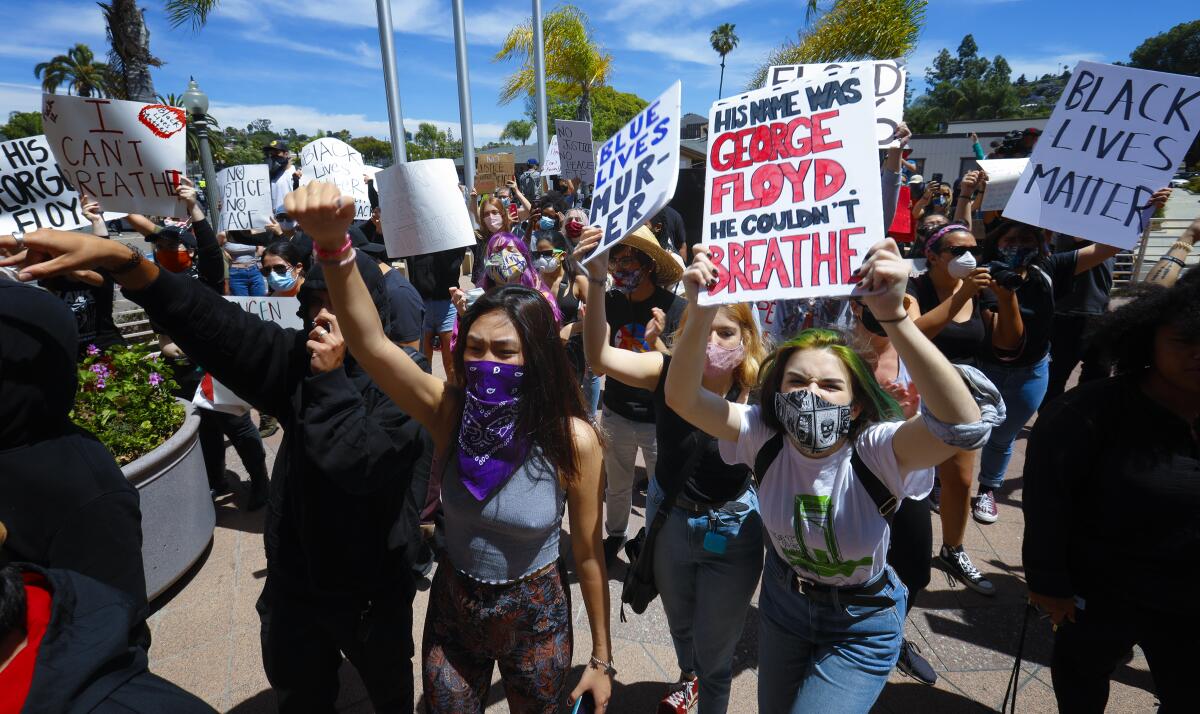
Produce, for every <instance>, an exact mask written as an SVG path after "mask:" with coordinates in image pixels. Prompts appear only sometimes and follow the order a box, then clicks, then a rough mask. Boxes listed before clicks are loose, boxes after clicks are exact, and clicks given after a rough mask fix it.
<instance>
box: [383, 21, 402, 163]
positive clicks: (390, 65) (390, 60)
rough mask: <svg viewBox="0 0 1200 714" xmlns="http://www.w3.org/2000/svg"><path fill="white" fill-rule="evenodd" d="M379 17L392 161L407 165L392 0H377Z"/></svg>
mask: <svg viewBox="0 0 1200 714" xmlns="http://www.w3.org/2000/svg"><path fill="white" fill-rule="evenodd" d="M375 12H376V14H377V15H378V17H379V51H380V53H381V54H382V55H383V89H384V91H385V93H386V94H387V108H388V130H389V131H390V133H391V136H392V160H393V161H394V162H399V163H406V162H407V161H408V145H407V143H406V139H405V134H404V113H403V112H402V111H401V110H400V85H399V83H398V82H397V81H396V44H395V42H394V41H393V39H392V33H393V30H392V0H375Z"/></svg>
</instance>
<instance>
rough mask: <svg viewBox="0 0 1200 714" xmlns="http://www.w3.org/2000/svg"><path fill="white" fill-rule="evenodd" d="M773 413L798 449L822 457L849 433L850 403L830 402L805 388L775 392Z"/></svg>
mask: <svg viewBox="0 0 1200 714" xmlns="http://www.w3.org/2000/svg"><path fill="white" fill-rule="evenodd" d="M775 414H776V415H777V416H778V417H779V421H780V422H781V423H782V424H783V428H784V429H785V430H786V431H787V433H788V436H789V437H791V439H792V443H793V444H795V445H796V448H797V449H800V451H802V452H804V453H806V454H811V455H813V456H823V455H825V454H827V453H828V452H829V451H830V450H831V449H833V447H834V446H835V445H836V444H837V443H838V442H839V441H841V439H842V438H843V437H845V436H846V435H848V434H849V433H850V405H849V404H844V405H843V404H832V403H830V402H827V401H825V400H824V399H822V398H821V397H820V396H819V395H817V394H814V393H813V392H810V391H809V390H807V389H801V390H799V391H795V392H788V393H786V394H784V393H782V392H781V393H779V394H776V395H775Z"/></svg>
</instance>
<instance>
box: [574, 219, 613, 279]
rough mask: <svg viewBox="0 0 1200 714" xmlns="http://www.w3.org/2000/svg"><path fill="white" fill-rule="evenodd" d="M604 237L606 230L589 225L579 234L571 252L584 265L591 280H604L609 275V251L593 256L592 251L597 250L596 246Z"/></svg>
mask: <svg viewBox="0 0 1200 714" xmlns="http://www.w3.org/2000/svg"><path fill="white" fill-rule="evenodd" d="M603 237H604V231H603V230H601V229H600V227H599V226H588V227H587V228H584V229H583V232H582V233H580V234H579V240H578V241H576V243H575V250H574V252H572V253H571V256H572V257H573V258H575V260H576V261H577V262H579V263H580V264H581V265H582V266H583V270H584V272H585V273H587V276H588V279H589V280H604V279H605V278H606V277H607V276H608V253H601V254H600V255H597V256H595V257H594V258H592V253H593V252H595V250H596V246H598V245H600V239H601V238H603ZM589 258H591V260H589ZM585 261H586V262H585Z"/></svg>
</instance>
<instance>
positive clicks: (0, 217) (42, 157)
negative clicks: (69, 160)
mask: <svg viewBox="0 0 1200 714" xmlns="http://www.w3.org/2000/svg"><path fill="white" fill-rule="evenodd" d="M120 215H124V214H118V216H113V218H115V217H119V216H120ZM86 225H89V221H88V220H87V219H86V218H84V216H83V206H82V205H81V204H80V201H79V194H77V193H75V191H74V189H72V188H71V185H70V183H68V182H67V177H66V175H65V174H64V173H63V171H62V169H61V168H59V166H58V164H57V163H56V162H55V161H54V157H53V156H52V155H51V154H50V144H48V143H47V142H46V137H45V136H31V137H28V138H25V139H14V140H13V141H5V142H3V143H0V234H8V233H12V232H14V231H21V232H22V233H28V232H29V231H34V230H37V229H38V228H57V229H59V230H64V231H69V230H71V229H72V228H79V227H80V226H86Z"/></svg>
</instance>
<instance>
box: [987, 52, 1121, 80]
mask: <svg viewBox="0 0 1200 714" xmlns="http://www.w3.org/2000/svg"><path fill="white" fill-rule="evenodd" d="M1005 59H1006V60H1008V64H1009V66H1011V67H1012V76H1013V79H1016V78H1017V77H1020V76H1021V75H1022V74H1023V75H1025V78H1026V79H1036V78H1038V77H1041V76H1042V75H1044V74H1061V73H1062V71H1063V65H1066V67H1067V69H1068V70H1073V69H1075V64H1076V63H1077V62H1080V61H1083V60H1090V61H1092V62H1106V61H1108V60H1107V58H1106V56H1105V55H1104V54H1103V53H1101V52H1063V53H1060V54H1054V55H1045V56H1040V57H1038V56H1027V55H1026V56H1020V55H1014V56H1011V57H1009V56H1005Z"/></svg>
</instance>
